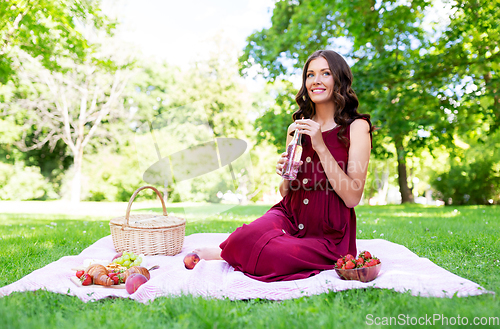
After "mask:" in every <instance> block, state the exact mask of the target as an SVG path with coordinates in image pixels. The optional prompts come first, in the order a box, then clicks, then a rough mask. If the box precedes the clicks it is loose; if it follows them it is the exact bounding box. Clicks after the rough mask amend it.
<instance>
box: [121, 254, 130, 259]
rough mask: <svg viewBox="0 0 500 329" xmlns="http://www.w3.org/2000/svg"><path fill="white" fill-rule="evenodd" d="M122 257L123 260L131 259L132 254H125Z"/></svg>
mask: <svg viewBox="0 0 500 329" xmlns="http://www.w3.org/2000/svg"><path fill="white" fill-rule="evenodd" d="M122 259H123V260H129V259H130V256H129V255H123V256H122Z"/></svg>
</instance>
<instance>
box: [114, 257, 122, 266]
mask: <svg viewBox="0 0 500 329" xmlns="http://www.w3.org/2000/svg"><path fill="white" fill-rule="evenodd" d="M113 263H116V264H121V263H123V259H122V258H121V257H118V258H117V259H115V260H114V261H113Z"/></svg>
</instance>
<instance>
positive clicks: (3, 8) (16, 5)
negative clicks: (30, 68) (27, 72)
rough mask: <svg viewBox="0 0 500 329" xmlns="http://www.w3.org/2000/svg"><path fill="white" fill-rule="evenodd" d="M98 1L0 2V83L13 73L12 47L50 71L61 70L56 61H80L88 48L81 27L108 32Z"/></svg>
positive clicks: (109, 30) (14, 69)
mask: <svg viewBox="0 0 500 329" xmlns="http://www.w3.org/2000/svg"><path fill="white" fill-rule="evenodd" d="M99 5H100V1H98V0H84V1H76V2H75V1H69V0H64V1H54V0H39V1H24V0H15V1H0V39H1V40H2V43H1V44H0V47H1V48H0V49H1V54H2V55H0V83H6V82H7V81H8V80H9V79H11V77H12V76H13V75H15V72H16V70H17V69H18V67H16V66H14V63H15V60H14V58H13V57H15V54H14V53H15V52H16V49H21V50H22V51H25V52H26V53H28V54H29V55H30V56H32V57H33V58H39V59H40V62H41V63H42V64H43V66H44V67H46V68H48V69H50V70H59V69H61V66H60V62H59V60H60V59H61V58H68V59H71V60H72V61H84V60H85V59H86V58H87V55H88V53H89V52H90V51H91V50H92V45H91V44H89V42H88V40H87V39H86V37H85V36H84V35H83V34H82V30H81V27H82V26H83V27H86V28H96V29H98V30H105V31H106V32H107V33H111V30H112V29H113V28H114V22H111V21H110V20H109V19H108V18H107V17H106V16H105V15H104V14H103V13H102V12H101V10H100V8H99Z"/></svg>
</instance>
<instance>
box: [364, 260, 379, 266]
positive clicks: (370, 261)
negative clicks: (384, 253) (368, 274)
mask: <svg viewBox="0 0 500 329" xmlns="http://www.w3.org/2000/svg"><path fill="white" fill-rule="evenodd" d="M377 264H378V263H377V260H376V259H373V258H371V259H370V260H368V261H367V262H366V266H368V267H371V266H375V265H377Z"/></svg>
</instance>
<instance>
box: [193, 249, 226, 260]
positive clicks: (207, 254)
mask: <svg viewBox="0 0 500 329" xmlns="http://www.w3.org/2000/svg"><path fill="white" fill-rule="evenodd" d="M221 251H222V250H221V249H220V248H219V247H212V248H208V247H206V248H198V249H195V250H193V252H194V253H195V254H197V255H198V256H199V257H200V259H204V260H216V259H222V257H221V256H220V253H221Z"/></svg>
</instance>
